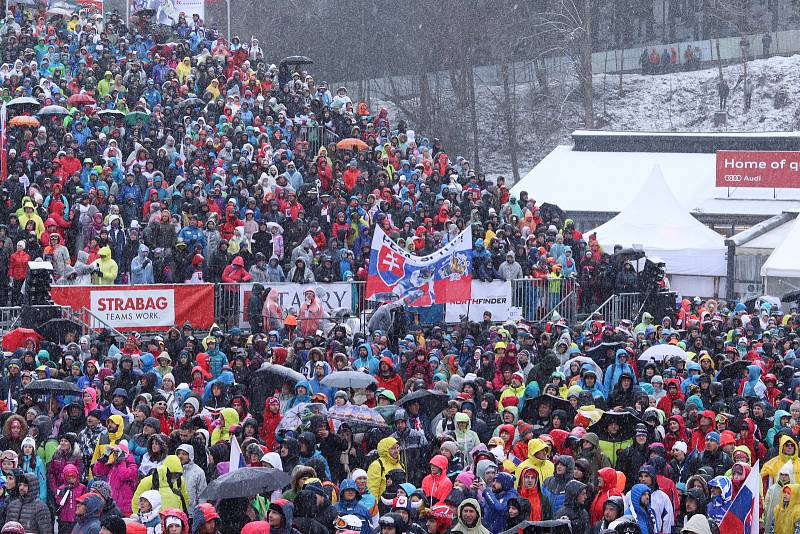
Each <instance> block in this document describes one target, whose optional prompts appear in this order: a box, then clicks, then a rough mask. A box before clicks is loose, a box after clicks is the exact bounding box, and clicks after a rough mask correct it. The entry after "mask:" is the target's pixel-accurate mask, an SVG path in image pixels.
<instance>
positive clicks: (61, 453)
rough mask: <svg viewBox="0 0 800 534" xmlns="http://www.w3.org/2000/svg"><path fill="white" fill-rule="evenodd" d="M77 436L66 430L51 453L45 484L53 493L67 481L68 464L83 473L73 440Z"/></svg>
mask: <svg viewBox="0 0 800 534" xmlns="http://www.w3.org/2000/svg"><path fill="white" fill-rule="evenodd" d="M76 441H78V436H77V435H75V434H74V433H73V432H66V433H65V434H64V435H63V436H61V437H60V438H59V441H58V448H57V449H56V452H54V453H53V459H52V460H50V464H49V465H48V467H47V486H48V487H49V488H50V492H51V493H52V494H53V495H55V494H56V491H57V490H58V488H60V487H61V486H63V485H64V484H66V483H67V478H66V471H65V469H66V468H67V466H68V465H72V466H75V468H76V469H77V470H78V473H83V460H82V459H81V454H80V451H79V450H77V449H76V447H75V442H76Z"/></svg>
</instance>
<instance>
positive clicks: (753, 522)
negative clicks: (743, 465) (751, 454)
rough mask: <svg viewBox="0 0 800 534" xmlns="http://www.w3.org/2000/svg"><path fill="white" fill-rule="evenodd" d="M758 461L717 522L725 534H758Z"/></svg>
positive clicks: (759, 496)
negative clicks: (720, 519)
mask: <svg viewBox="0 0 800 534" xmlns="http://www.w3.org/2000/svg"><path fill="white" fill-rule="evenodd" d="M758 464H759V462H758V460H756V465H754V466H753V468H752V469H751V470H750V474H749V475H747V479H746V480H745V481H744V485H743V486H742V489H740V490H739V493H737V494H736V497H734V498H733V502H731V506H730V508H728V511H727V512H725V515H724V516H723V518H722V521H721V522H720V524H719V531H720V532H724V533H725V534H758V518H759V510H760V504H761V502H760V501H761V492H760V488H761V480H760V478H759V473H760V472H761V469H760V467H759V465H758Z"/></svg>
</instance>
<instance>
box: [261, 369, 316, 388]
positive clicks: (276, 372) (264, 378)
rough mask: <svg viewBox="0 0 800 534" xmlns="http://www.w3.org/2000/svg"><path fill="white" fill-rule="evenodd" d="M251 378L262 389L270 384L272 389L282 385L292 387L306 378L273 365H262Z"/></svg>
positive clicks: (291, 370) (292, 370)
mask: <svg viewBox="0 0 800 534" xmlns="http://www.w3.org/2000/svg"><path fill="white" fill-rule="evenodd" d="M253 378H255V379H256V381H257V382H258V383H259V384H260V385H262V387H264V386H265V385H268V384H271V385H273V389H277V388H280V387H281V386H282V385H283V384H291V385H292V386H293V387H294V385H295V384H297V383H298V382H300V381H301V380H305V379H306V377H304V376H303V375H302V374H300V373H298V372H297V371H295V370H294V369H292V368H290V367H286V366H284V365H278V364H275V363H264V364H262V365H261V369H259V370H258V371H256V372H255V374H254V375H253Z"/></svg>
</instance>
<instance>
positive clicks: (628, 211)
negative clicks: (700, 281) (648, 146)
mask: <svg viewBox="0 0 800 534" xmlns="http://www.w3.org/2000/svg"><path fill="white" fill-rule="evenodd" d="M592 232H596V233H597V240H598V242H599V243H600V244H601V245H602V246H603V248H604V249H605V250H611V249H612V248H613V247H614V245H622V246H623V247H630V246H633V245H641V246H642V248H643V249H644V251H645V253H646V254H647V255H648V256H650V255H652V256H658V257H659V258H661V259H662V260H664V262H666V271H667V273H668V274H674V275H689V276H711V277H715V276H725V273H726V263H725V253H726V247H725V239H724V238H723V237H722V236H721V235H720V234H718V233H716V232H715V231H714V230H712V229H710V228H708V227H707V226H706V225H704V224H703V223H701V222H700V221H698V220H697V219H695V218H694V217H692V216H691V215H690V214H689V211H688V210H687V208H686V207H685V206H683V205H682V204H681V202H680V201H678V199H677V198H676V197H675V194H674V193H673V191H672V190H671V189H670V187H669V186H668V185H667V183H666V181H665V180H664V176H663V174H662V173H661V169H660V167H659V166H657V165H656V166H654V167H653V168H652V171H651V172H650V177H649V179H648V180H647V182H646V183H645V185H644V187H642V189H641V190H640V191H639V193H638V194H637V195H636V196H635V197H634V198H633V201H631V203H630V204H629V205H628V206H627V207H626V208H624V209H623V210H622V211H621V212H620V213H619V215H617V216H616V217H614V218H613V219H611V220H610V221H608V222H607V223H605V224H603V225H601V226H598V227H597V228H596V229H594V230H592V231H590V232H586V233H584V235H589V234H591V233H592Z"/></svg>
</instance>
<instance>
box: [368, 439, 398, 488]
mask: <svg viewBox="0 0 800 534" xmlns="http://www.w3.org/2000/svg"><path fill="white" fill-rule="evenodd" d="M392 469H402V470H403V471H405V470H406V468H405V466H404V465H403V464H402V463H400V444H399V443H398V442H397V440H396V439H395V438H393V437H391V436H390V437H388V438H383V439H382V440H380V441H379V442H378V459H377V460H375V461H374V462H372V463H371V464H369V468H368V469H367V488H369V492H370V494H372V495H374V496H375V498H376V499H379V498H380V496H381V495H383V492H384V491H386V473H388V472H389V471H391V470H392Z"/></svg>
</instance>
